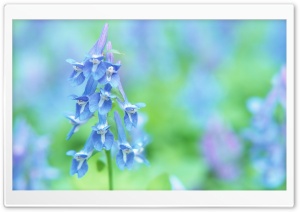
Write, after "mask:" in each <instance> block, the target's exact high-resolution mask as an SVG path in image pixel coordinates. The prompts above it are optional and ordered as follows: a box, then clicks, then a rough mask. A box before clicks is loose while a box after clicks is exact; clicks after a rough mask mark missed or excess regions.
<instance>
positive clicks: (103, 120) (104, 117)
mask: <svg viewBox="0 0 300 212" xmlns="http://www.w3.org/2000/svg"><path fill="white" fill-rule="evenodd" d="M98 119H99V124H106V119H107V115H106V114H105V115H102V114H100V113H99V114H98Z"/></svg>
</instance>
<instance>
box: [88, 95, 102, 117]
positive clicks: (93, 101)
mask: <svg viewBox="0 0 300 212" xmlns="http://www.w3.org/2000/svg"><path fill="white" fill-rule="evenodd" d="M99 100H100V93H94V94H92V95H91V96H90V98H89V109H90V111H91V112H92V113H94V112H95V111H96V110H97V109H98V103H99Z"/></svg>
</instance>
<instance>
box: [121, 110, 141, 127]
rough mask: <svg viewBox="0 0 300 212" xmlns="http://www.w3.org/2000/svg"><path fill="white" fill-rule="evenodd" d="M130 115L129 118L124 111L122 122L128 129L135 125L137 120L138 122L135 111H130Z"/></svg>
mask: <svg viewBox="0 0 300 212" xmlns="http://www.w3.org/2000/svg"><path fill="white" fill-rule="evenodd" d="M130 116H131V120H130V118H129V114H128V113H127V112H125V115H124V123H125V126H126V129H127V130H129V131H130V130H131V129H132V127H136V126H137V122H138V115H137V113H131V114H130Z"/></svg>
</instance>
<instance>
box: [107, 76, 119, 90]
mask: <svg viewBox="0 0 300 212" xmlns="http://www.w3.org/2000/svg"><path fill="white" fill-rule="evenodd" d="M119 83H120V76H119V74H117V73H115V74H113V75H112V76H111V80H110V82H109V84H111V86H112V87H114V88H116V87H118V85H119Z"/></svg>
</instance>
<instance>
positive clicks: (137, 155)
mask: <svg viewBox="0 0 300 212" xmlns="http://www.w3.org/2000/svg"><path fill="white" fill-rule="evenodd" d="M147 144H148V139H147V137H146V136H145V137H144V138H142V139H139V140H138V141H137V142H136V143H135V144H134V145H133V147H132V149H133V152H134V160H135V161H136V162H137V163H143V164H145V165H149V164H150V163H149V161H148V160H147V159H146V157H145V153H144V150H145V146H146V145H147Z"/></svg>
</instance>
